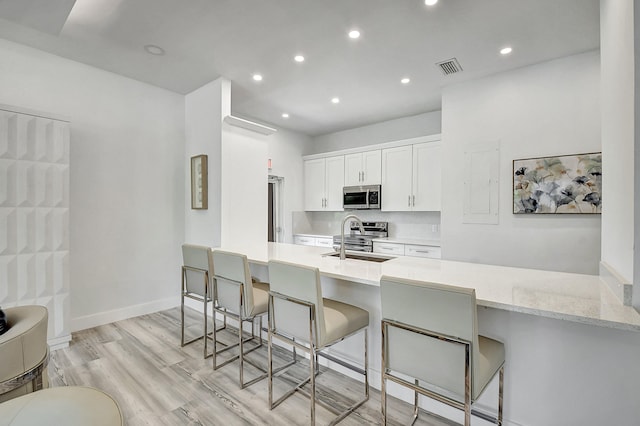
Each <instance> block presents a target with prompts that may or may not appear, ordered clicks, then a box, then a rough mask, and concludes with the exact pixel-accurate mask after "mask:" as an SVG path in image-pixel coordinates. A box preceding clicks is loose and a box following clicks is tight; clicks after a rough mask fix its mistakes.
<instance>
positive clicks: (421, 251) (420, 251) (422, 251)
mask: <svg viewBox="0 0 640 426" xmlns="http://www.w3.org/2000/svg"><path fill="white" fill-rule="evenodd" d="M414 251H415V252H416V253H429V250H414Z"/></svg>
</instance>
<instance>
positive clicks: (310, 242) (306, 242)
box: [293, 235, 316, 246]
mask: <svg viewBox="0 0 640 426" xmlns="http://www.w3.org/2000/svg"><path fill="white" fill-rule="evenodd" d="M293 244H298V245H301V246H315V245H316V238H315V237H305V236H303V235H294V236H293Z"/></svg>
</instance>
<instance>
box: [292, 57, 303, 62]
mask: <svg viewBox="0 0 640 426" xmlns="http://www.w3.org/2000/svg"><path fill="white" fill-rule="evenodd" d="M293 60H294V61H296V62H304V56H302V55H296V56H294V58H293Z"/></svg>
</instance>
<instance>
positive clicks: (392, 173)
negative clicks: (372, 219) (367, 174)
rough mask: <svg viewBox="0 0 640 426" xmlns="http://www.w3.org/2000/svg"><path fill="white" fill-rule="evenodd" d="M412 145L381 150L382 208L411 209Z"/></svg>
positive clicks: (390, 209)
mask: <svg viewBox="0 0 640 426" xmlns="http://www.w3.org/2000/svg"><path fill="white" fill-rule="evenodd" d="M412 155H413V151H412V146H411V145H407V146H400V147H397V148H388V149H383V150H382V210H386V211H407V210H411V180H412V175H411V167H412V164H411V158H412Z"/></svg>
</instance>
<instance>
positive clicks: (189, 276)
mask: <svg viewBox="0 0 640 426" xmlns="http://www.w3.org/2000/svg"><path fill="white" fill-rule="evenodd" d="M182 263H183V265H182V268H181V276H182V291H181V298H180V322H181V325H182V330H181V334H180V346H182V347H183V346H185V345H188V344H189V343H193V342H195V341H197V340H200V339H202V338H204V357H205V358H208V357H210V356H211V355H212V354H210V353H208V350H207V342H208V340H209V339H211V338H212V337H211V334H212V333H210V332H209V331H208V324H209V319H208V315H207V306H208V305H209V303H210V302H212V301H213V299H212V297H211V296H212V292H211V279H212V271H213V261H212V258H211V248H209V247H206V246H197V245H193V244H183V245H182ZM185 297H187V298H189V299H193V300H197V301H199V302H202V304H203V314H204V317H203V323H204V332H203V334H202V336H198V337H195V338H193V339H191V340H189V341H187V342H185V341H184V299H185ZM225 326H226V317H225V322H224V326H223V327H222V328H224V327H225ZM214 327H215V322H214ZM205 336H206V338H205Z"/></svg>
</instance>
